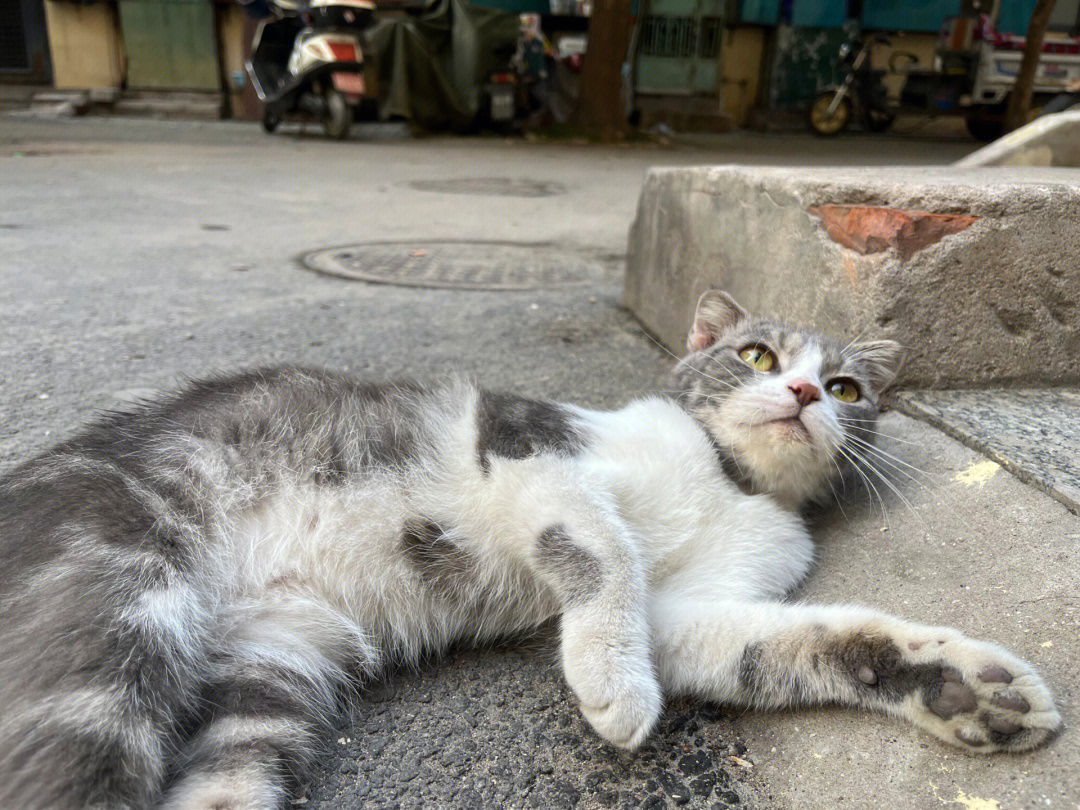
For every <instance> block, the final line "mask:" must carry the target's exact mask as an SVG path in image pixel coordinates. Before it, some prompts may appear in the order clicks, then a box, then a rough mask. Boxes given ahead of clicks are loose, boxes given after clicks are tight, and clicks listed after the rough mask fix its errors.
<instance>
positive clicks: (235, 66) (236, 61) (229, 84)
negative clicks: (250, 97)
mask: <svg viewBox="0 0 1080 810" xmlns="http://www.w3.org/2000/svg"><path fill="white" fill-rule="evenodd" d="M246 18H247V12H246V11H244V9H242V8H241V7H240V6H239V5H235V4H233V5H228V6H218V8H217V34H218V48H219V53H220V55H221V71H222V73H223V74H224V84H225V88H226V91H227V93H228V97H229V111H230V112H231V113H232V117H233V118H244V117H245V109H244V100H243V89H244V84H246V83H247V81H248V78H247V72H246V71H245V69H244V54H245V53H246V49H247V44H248V43H247V33H246V31H245V30H244V21H245V20H246ZM236 73H239V74H240V75H241V81H242V82H243V83H240V84H238V83H237V82H236V80H235V76H234V74H236Z"/></svg>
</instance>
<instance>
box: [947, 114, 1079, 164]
mask: <svg viewBox="0 0 1080 810" xmlns="http://www.w3.org/2000/svg"><path fill="white" fill-rule="evenodd" d="M954 165H956V166H961V167H971V166H1073V167H1076V166H1080V110H1076V111H1071V110H1070V111H1068V112H1060V113H1053V114H1051V115H1044V116H1042V117H1041V118H1036V119H1035V120H1034V121H1032V122H1031V123H1030V124H1027V125H1026V126H1022V127H1020V129H1017V130H1015V131H1013V132H1010V133H1009V134H1008V135H1006V136H1005V137H1003V138H998V139H997V140H996V141H994V142H993V143H991V144H987V145H986V146H984V147H983V148H982V149H979V150H977V151H975V152H972V153H971V154H970V155H968V156H967V157H965V158H964V159H963V160H959V161H957V162H956V163H955V164H954Z"/></svg>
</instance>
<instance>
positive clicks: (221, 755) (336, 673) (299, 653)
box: [162, 583, 376, 810]
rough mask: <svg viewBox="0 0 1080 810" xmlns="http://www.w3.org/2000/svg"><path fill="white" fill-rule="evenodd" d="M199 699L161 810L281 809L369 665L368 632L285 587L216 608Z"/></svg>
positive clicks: (310, 597) (296, 589)
mask: <svg viewBox="0 0 1080 810" xmlns="http://www.w3.org/2000/svg"><path fill="white" fill-rule="evenodd" d="M219 627H221V628H222V632H221V633H220V634H218V635H217V636H216V637H215V640H214V642H213V644H214V649H213V651H212V652H211V654H210V662H209V663H210V667H209V669H208V672H207V676H206V681H205V684H204V691H203V699H202V703H203V705H204V707H205V710H206V712H207V716H206V719H205V723H204V725H203V726H202V727H201V729H200V730H199V731H198V732H197V733H196V734H195V736H194V737H193V738H192V739H191V741H190V742H189V743H188V744H187V746H186V750H185V753H184V755H183V757H182V760H181V762H180V763H179V767H178V769H177V770H178V778H177V780H176V782H175V783H174V784H173V785H172V786H171V787H170V788H169V789H168V791H167V792H166V795H165V801H164V803H163V805H162V810H190V808H204V807H206V808H217V807H222V808H252V809H253V810H274V809H275V808H278V807H281V806H282V804H283V802H284V800H285V798H286V797H287V794H288V791H289V790H290V789H291V788H292V787H293V786H295V784H296V783H297V782H298V781H300V780H302V779H303V778H304V776H305V773H306V771H307V769H308V766H309V765H310V764H311V760H312V758H313V755H314V753H315V752H316V750H317V748H318V743H319V741H320V739H321V738H322V737H323V735H324V734H325V732H326V731H327V729H328V727H329V726H330V725H331V724H332V723H333V722H334V721H335V719H336V718H337V716H338V714H339V710H340V709H341V708H342V698H345V697H347V690H348V688H349V684H351V683H352V682H353V676H354V674H356V673H355V669H356V667H359V668H360V670H361V672H362V671H364V670H368V671H370V670H371V669H372V668H373V667H374V666H375V663H376V655H375V650H374V648H372V647H371V645H370V644H369V643H368V641H367V636H366V635H365V634H364V633H363V631H361V630H360V629H359V628H358V627H356V626H355V625H354V624H352V623H351V622H350V621H349V620H348V619H346V618H345V617H344V616H343V615H342V614H341V613H340V612H338V611H335V610H333V609H332V608H330V607H329V606H327V605H326V604H325V603H324V602H322V601H321V600H319V599H318V598H316V597H314V596H313V595H311V594H308V593H306V592H305V591H304V589H303V586H302V585H300V586H299V587H294V586H293V585H292V584H290V583H284V584H283V585H282V586H281V588H280V590H275V589H271V590H270V591H269V592H263V593H260V594H257V595H254V596H252V597H251V598H249V599H241V600H237V601H234V602H232V603H230V604H229V605H227V606H225V607H224V609H223V612H222V614H221V616H220V617H219Z"/></svg>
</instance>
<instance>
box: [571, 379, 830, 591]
mask: <svg viewBox="0 0 1080 810" xmlns="http://www.w3.org/2000/svg"><path fill="white" fill-rule="evenodd" d="M579 413H580V415H581V418H582V419H583V420H584V421H585V422H586V425H587V426H588V429H589V431H590V434H591V435H590V442H589V450H588V452H587V453H586V454H584V455H583V456H581V457H580V459H579V462H578V463H579V465H580V469H581V471H582V473H583V474H584V475H586V476H588V477H590V478H593V479H594V480H595V479H600V480H602V481H603V484H604V486H605V488H607V489H608V491H610V492H611V493H612V496H613V497H614V499H615V501H616V503H617V505H618V508H619V511H620V514H621V515H622V517H623V519H624V520H625V521H626V522H627V523H628V524H629V526H630V527H631V530H632V531H633V533H634V535H635V537H636V539H637V542H638V543H639V545H640V551H641V554H642V556H643V558H644V559H645V560H646V562H647V565H648V569H649V571H650V579H651V582H652V583H653V586H654V587H660V586H663V587H665V588H666V589H671V588H674V589H676V590H678V591H680V592H683V593H685V594H686V595H687V596H701V597H711V598H724V599H761V598H774V597H779V596H781V595H783V594H784V593H786V592H787V591H788V590H790V589H791V588H793V587H794V586H795V585H796V584H798V582H799V581H800V580H801V579H802V578H803V577H804V576H805V575H806V573H807V571H808V570H809V567H810V564H811V562H812V559H813V544H812V542H811V540H810V536H809V534H808V532H807V530H806V528H805V526H804V524H803V522H802V520H801V519H800V518H799V517H798V516H797V515H795V514H793V513H792V512H790V511H789V510H787V509H784V508H783V507H781V506H780V505H779V504H778V503H777V502H776V501H775V500H773V499H772V498H771V497H769V496H765V495H747V494H745V493H743V492H742V491H740V490H739V488H738V487H737V486H736V485H735V484H734V483H733V482H732V481H731V480H730V479H729V478H728V477H727V476H726V475H725V474H724V473H723V472H722V471H721V469H720V465H719V462H718V459H717V456H716V452H715V448H714V447H713V446H712V444H711V442H710V441H709V440H708V438H707V437H706V435H705V433H704V432H703V431H702V429H701V428H700V427H699V425H698V424H697V423H696V422H695V421H694V420H693V419H692V418H691V417H690V416H689V415H687V414H686V412H685V411H683V410H682V409H681V408H679V407H678V406H677V405H676V404H675V403H673V402H671V401H670V400H665V399H659V398H652V399H644V400H640V401H638V402H634V403H632V404H631V405H629V406H627V407H625V408H623V409H622V410H619V411H614V412H595V411H580V412H579Z"/></svg>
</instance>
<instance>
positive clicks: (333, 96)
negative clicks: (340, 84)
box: [323, 90, 353, 141]
mask: <svg viewBox="0 0 1080 810" xmlns="http://www.w3.org/2000/svg"><path fill="white" fill-rule="evenodd" d="M352 119H353V111H352V107H350V106H349V102H347V101H346V100H345V96H343V95H341V93H339V92H338V91H337V90H328V91H327V92H326V115H325V117H324V118H323V127H324V128H325V129H326V134H327V135H328V136H329V137H331V138H337V139H338V140H339V141H341V140H344V139H345V138H347V137H349V127H351V126H352Z"/></svg>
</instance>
